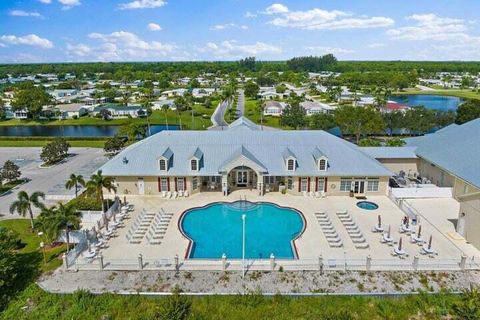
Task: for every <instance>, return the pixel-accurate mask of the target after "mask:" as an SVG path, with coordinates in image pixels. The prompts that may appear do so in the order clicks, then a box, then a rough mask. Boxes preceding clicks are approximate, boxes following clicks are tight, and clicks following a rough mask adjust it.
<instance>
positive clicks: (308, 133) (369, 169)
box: [101, 118, 392, 177]
mask: <svg viewBox="0 0 480 320" xmlns="http://www.w3.org/2000/svg"><path fill="white" fill-rule="evenodd" d="M251 126H252V124H251V122H250V121H247V120H246V119H242V118H240V119H238V120H237V121H235V122H234V123H233V124H232V125H231V126H230V127H231V129H226V130H223V131H162V132H160V133H157V134H155V135H153V136H150V137H148V138H146V139H144V140H142V141H140V142H137V143H135V144H133V145H131V146H129V147H127V148H126V149H125V150H123V151H122V152H121V153H120V154H118V155H117V156H116V157H114V158H112V159H111V160H110V161H108V162H107V163H106V164H105V165H104V166H103V167H102V168H101V170H103V173H104V174H105V175H107V176H140V177H141V176H164V175H171V176H175V175H178V176H189V175H200V176H208V175H219V174H220V171H221V168H222V167H223V166H225V163H226V162H228V160H229V159H234V158H235V156H236V155H238V154H239V150H240V154H243V155H244V156H246V157H248V158H249V159H251V160H252V161H255V162H256V163H257V164H259V165H260V166H262V167H265V169H266V171H267V174H268V175H275V176H291V175H293V176H307V175H309V176H390V175H392V173H391V172H390V171H388V170H387V169H386V168H385V167H383V166H382V165H381V164H380V163H379V162H378V161H376V160H375V159H372V158H371V157H369V156H368V155H366V154H365V153H363V152H361V151H360V149H359V148H358V147H357V146H355V145H354V144H352V143H350V142H347V141H345V140H343V139H341V138H338V137H336V136H334V135H331V134H329V133H327V132H325V131H320V130H302V131H300V130H299V131H282V130H278V131H260V130H258V129H257V128H256V127H257V126H256V125H255V124H253V126H255V128H251ZM167 148H170V149H171V151H172V152H173V157H172V159H173V161H172V163H171V166H170V168H169V170H168V171H167V172H161V171H160V170H159V165H158V158H159V157H160V156H161V155H162V153H163V152H164V151H165V150H166V149H167ZM197 149H200V150H201V151H202V152H203V161H202V162H203V164H202V166H201V167H200V168H199V171H198V172H195V173H192V172H191V171H190V158H191V157H192V154H194V153H195V152H196V150H197ZM316 149H319V150H321V151H322V153H323V154H325V156H326V157H328V160H329V167H328V170H327V171H319V170H318V166H317V164H316V163H315V160H314V158H313V157H312V155H313V153H314V151H315V150H316ZM285 150H289V152H288V153H292V154H293V155H294V156H295V158H296V160H297V167H296V170H295V171H294V172H289V171H287V170H286V166H285V160H284V153H285ZM124 157H126V158H127V159H128V162H127V163H126V164H124V163H123V162H122V159H123V158H124Z"/></svg>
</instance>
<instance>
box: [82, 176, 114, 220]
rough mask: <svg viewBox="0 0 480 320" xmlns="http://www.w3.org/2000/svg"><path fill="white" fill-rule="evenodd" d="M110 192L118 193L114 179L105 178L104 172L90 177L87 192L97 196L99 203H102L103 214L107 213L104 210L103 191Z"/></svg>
mask: <svg viewBox="0 0 480 320" xmlns="http://www.w3.org/2000/svg"><path fill="white" fill-rule="evenodd" d="M104 188H105V189H107V190H108V191H112V190H113V191H117V188H116V187H115V185H114V179H113V178H112V177H104V176H103V175H102V170H98V171H97V173H96V174H94V175H92V176H91V177H90V181H88V182H87V191H88V192H89V193H90V194H93V193H94V194H95V195H96V197H97V201H98V202H100V201H101V203H102V212H105V208H104V201H105V199H104V197H103V189H104Z"/></svg>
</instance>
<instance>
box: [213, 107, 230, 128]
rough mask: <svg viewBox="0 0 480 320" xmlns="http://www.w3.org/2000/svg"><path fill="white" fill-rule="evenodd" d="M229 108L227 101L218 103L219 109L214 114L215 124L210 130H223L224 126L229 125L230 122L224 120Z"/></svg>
mask: <svg viewBox="0 0 480 320" xmlns="http://www.w3.org/2000/svg"><path fill="white" fill-rule="evenodd" d="M227 109H228V103H227V101H222V102H220V103H219V104H218V106H217V109H215V112H214V113H213V114H212V118H211V120H212V123H213V125H212V126H211V127H210V128H209V130H222V127H223V126H228V123H226V122H225V120H224V115H225V113H226V111H227Z"/></svg>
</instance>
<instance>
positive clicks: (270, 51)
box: [198, 40, 282, 59]
mask: <svg viewBox="0 0 480 320" xmlns="http://www.w3.org/2000/svg"><path fill="white" fill-rule="evenodd" d="M198 51H199V52H201V53H207V54H211V55H213V56H214V57H216V58H222V59H228V58H238V57H245V56H257V55H262V54H264V55H278V54H281V53H282V49H281V48H279V47H277V46H274V45H272V44H268V43H264V42H255V43H254V44H239V43H238V42H237V41H234V40H230V41H223V42H221V43H218V44H217V43H214V42H208V43H207V44H206V45H205V46H204V47H202V48H199V49H198Z"/></svg>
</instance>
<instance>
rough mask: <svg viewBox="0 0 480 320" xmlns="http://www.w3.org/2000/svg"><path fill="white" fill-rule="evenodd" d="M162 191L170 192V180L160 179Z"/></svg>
mask: <svg viewBox="0 0 480 320" xmlns="http://www.w3.org/2000/svg"><path fill="white" fill-rule="evenodd" d="M160 191H161V192H163V191H168V178H164V177H162V178H160Z"/></svg>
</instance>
